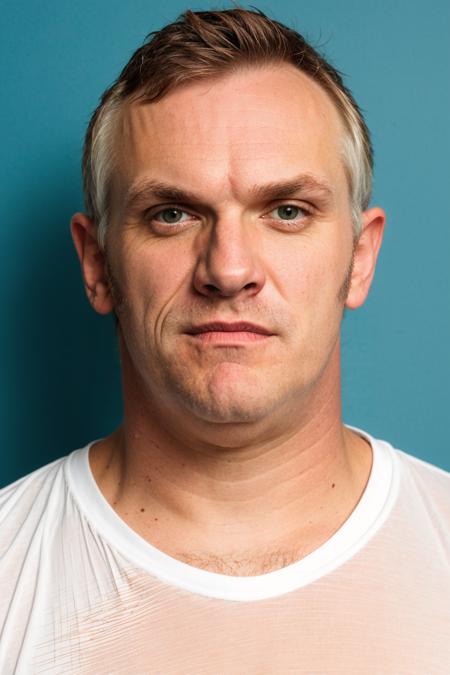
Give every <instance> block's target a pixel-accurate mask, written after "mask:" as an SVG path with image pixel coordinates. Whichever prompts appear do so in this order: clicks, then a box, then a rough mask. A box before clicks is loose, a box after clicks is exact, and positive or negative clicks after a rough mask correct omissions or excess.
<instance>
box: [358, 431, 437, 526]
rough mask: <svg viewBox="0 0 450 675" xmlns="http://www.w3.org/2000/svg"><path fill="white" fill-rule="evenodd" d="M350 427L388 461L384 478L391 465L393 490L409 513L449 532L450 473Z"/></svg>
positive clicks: (385, 462)
mask: <svg viewBox="0 0 450 675" xmlns="http://www.w3.org/2000/svg"><path fill="white" fill-rule="evenodd" d="M350 428H351V429H353V430H354V431H356V433H359V434H360V435H361V436H363V437H364V438H366V440H368V441H369V442H370V444H371V445H372V448H373V449H374V451H375V452H376V456H377V457H378V459H380V458H384V459H385V460H387V461H384V462H383V464H382V466H383V472H382V473H383V475H384V478H386V475H385V474H386V473H388V472H389V473H390V472H391V468H392V474H391V477H392V481H393V483H392V485H393V492H394V493H395V494H397V493H399V496H400V497H401V498H402V501H403V503H405V500H407V502H408V508H409V513H411V514H413V513H416V514H419V513H422V514H423V515H427V516H431V517H432V520H433V522H434V523H435V524H436V525H437V526H439V524H442V527H443V528H444V529H446V530H447V531H449V530H450V472H448V471H446V470H445V469H442V468H440V467H438V466H436V465H434V464H431V463H430V462H427V461H425V460H423V459H420V458H419V457H416V456H414V455H412V454H410V453H408V452H407V451H405V450H403V449H399V448H396V447H395V446H394V445H392V444H391V443H389V442H388V441H385V440H381V439H378V438H374V437H373V436H371V435H370V434H368V433H367V432H365V431H362V430H361V429H358V428H356V427H350ZM379 466H380V464H379ZM389 467H391V468H389Z"/></svg>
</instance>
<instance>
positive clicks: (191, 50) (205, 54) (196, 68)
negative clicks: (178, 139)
mask: <svg viewBox="0 0 450 675" xmlns="http://www.w3.org/2000/svg"><path fill="white" fill-rule="evenodd" d="M274 63H288V64H291V65H293V66H295V67H296V68H298V69H299V70H300V71H302V72H303V73H305V74H306V75H307V76H308V77H310V78H311V79H312V80H314V81H315V82H316V83H317V84H319V86H321V87H322V89H323V90H324V91H325V92H326V93H327V94H328V95H329V97H330V98H331V100H332V101H333V103H334V105H335V107H336V109H337V111H338V113H339V116H340V118H341V120H342V123H343V127H344V138H343V161H344V166H345V170H346V173H347V178H348V182H349V190H350V198H351V207H352V222H353V229H354V235H355V236H356V237H357V236H358V235H359V232H360V227H361V224H360V217H361V212H362V211H364V210H365V209H366V208H367V206H368V204H369V201H370V193H371V184H372V168H373V151H372V146H371V142H370V135H369V131H368V128H367V126H366V124H365V121H364V118H363V116H362V113H361V111H360V109H359V107H358V105H357V104H356V102H355V100H354V98H353V96H352V94H351V93H350V91H349V90H348V89H347V88H346V87H345V86H344V84H343V81H342V78H341V75H340V74H339V72H338V71H337V70H336V69H335V68H333V66H331V65H330V64H329V63H328V62H327V61H326V60H325V59H324V58H323V57H322V56H321V55H320V54H319V53H318V52H317V51H316V50H315V49H314V48H313V47H312V46H311V45H310V44H309V43H308V42H307V41H306V40H305V39H304V37H303V36H302V35H300V33H298V32H296V31H295V30H293V29H291V28H288V27H286V26H284V25H283V24H281V23H279V22H278V21H274V20H272V19H270V18H268V17H267V16H266V15H264V14H263V13H262V12H259V11H250V10H246V9H241V8H236V9H230V10H223V11H205V12H192V11H187V12H185V13H184V14H182V15H181V16H180V17H179V18H178V19H177V20H176V21H175V22H173V23H171V24H169V25H167V26H165V27H164V28H163V29H162V30H160V31H157V32H154V33H151V34H150V35H149V36H148V38H147V40H146V42H145V43H144V45H143V46H142V47H140V48H139V49H138V50H137V51H136V52H135V53H134V54H133V56H132V57H131V59H130V60H129V62H128V63H127V65H126V66H125V68H124V69H123V70H122V72H121V74H120V75H119V77H118V78H117V80H116V81H115V82H114V83H113V85H112V86H111V87H109V89H107V90H106V91H105V93H104V94H103V96H102V98H101V100H100V104H99V105H98V107H97V109H96V110H95V112H94V114H93V115H92V118H91V120H90V123H89V126H88V129H87V133H86V138H85V144H84V152H83V183H84V195H85V205H86V211H87V214H88V215H89V216H90V217H91V218H92V220H93V222H94V223H95V225H96V226H97V228H98V240H99V243H100V245H101V246H104V244H105V237H106V231H107V225H108V221H109V219H110V208H109V205H110V188H111V177H112V173H113V171H114V166H115V158H114V152H115V148H116V147H117V143H116V142H115V140H116V139H115V134H116V133H117V131H116V129H117V125H116V119H117V113H118V112H119V111H121V110H122V109H123V106H124V103H126V102H128V101H133V100H140V101H142V102H147V103H154V102H156V101H158V100H160V99H161V98H162V97H163V96H164V95H165V94H167V93H168V92H169V91H171V90H173V89H174V88H175V87H177V86H180V85H182V84H186V83H187V82H194V81H198V80H202V79H206V78H212V77H219V76H220V75H223V74H226V73H230V72H233V71H234V70H238V69H239V68H242V67H245V66H251V65H255V66H261V65H270V64H274Z"/></svg>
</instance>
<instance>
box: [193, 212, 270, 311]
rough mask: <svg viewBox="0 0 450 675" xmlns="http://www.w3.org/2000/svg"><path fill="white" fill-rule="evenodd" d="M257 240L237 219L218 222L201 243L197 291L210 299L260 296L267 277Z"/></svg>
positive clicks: (195, 283) (196, 272)
mask: <svg viewBox="0 0 450 675" xmlns="http://www.w3.org/2000/svg"><path fill="white" fill-rule="evenodd" d="M205 234H206V233H205ZM255 236H256V233H255V235H254V236H250V234H249V232H248V229H246V227H245V224H243V223H241V222H239V221H236V220H235V219H233V220H232V219H230V218H228V219H226V220H225V219H223V220H220V221H219V220H218V221H217V222H216V223H215V224H214V226H212V227H211V229H210V231H209V233H208V234H207V240H206V241H203V242H202V243H201V247H200V251H199V256H198V262H197V265H196V268H195V272H194V287H195V289H196V290H197V291H198V292H199V293H201V294H202V295H204V296H206V297H210V298H213V297H223V298H227V297H234V296H237V295H242V296H245V297H251V296H253V295H257V294H258V293H259V292H260V290H261V289H262V288H263V286H264V283H265V274H264V271H263V267H262V264H261V260H260V257H259V256H258V255H257V250H256V248H257V243H256V241H255Z"/></svg>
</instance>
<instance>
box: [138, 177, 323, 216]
mask: <svg viewBox="0 0 450 675" xmlns="http://www.w3.org/2000/svg"><path fill="white" fill-rule="evenodd" d="M299 192H303V193H313V194H314V196H316V197H317V198H319V199H321V200H322V201H324V202H328V201H331V199H332V198H333V196H334V192H335V191H334V190H333V188H332V187H331V185H330V184H329V183H328V182H326V181H324V180H323V179H318V178H316V177H315V176H313V175H312V174H302V175H300V176H296V177H295V178H293V179H291V180H287V181H286V180H284V181H277V182H270V183H266V184H265V185H253V186H252V187H251V188H250V194H251V197H252V198H253V199H254V200H266V201H272V200H275V199H286V198H287V197H292V196H294V195H295V194H297V193H299ZM150 198H152V199H155V198H156V199H158V200H161V201H162V202H167V203H170V202H175V203H178V204H199V205H200V204H202V203H203V202H204V200H203V199H202V198H200V197H199V195H196V194H195V193H193V192H190V191H188V190H183V189H181V188H179V187H178V186H176V185H170V184H169V183H163V182H161V181H157V180H151V179H148V178H146V179H143V180H140V181H139V182H138V183H136V184H135V185H132V186H131V187H130V189H129V190H128V193H127V196H126V199H125V208H126V211H127V212H129V211H131V210H134V209H138V208H139V207H140V206H145V205H146V203H147V202H148V200H149V199H150Z"/></svg>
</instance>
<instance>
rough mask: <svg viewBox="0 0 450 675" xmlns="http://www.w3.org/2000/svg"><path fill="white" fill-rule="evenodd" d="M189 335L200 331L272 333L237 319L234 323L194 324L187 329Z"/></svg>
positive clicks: (262, 327)
mask: <svg viewBox="0 0 450 675" xmlns="http://www.w3.org/2000/svg"><path fill="white" fill-rule="evenodd" d="M188 333H189V334H190V335H199V334H201V333H256V334H258V335H273V333H272V332H271V331H270V330H268V329H267V328H264V326H258V325H257V324H254V323H248V322H247V321H237V322H234V323H227V322H224V321H212V322H210V323H204V324H201V325H199V326H194V327H193V328H192V329H191V330H189V331H188Z"/></svg>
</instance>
